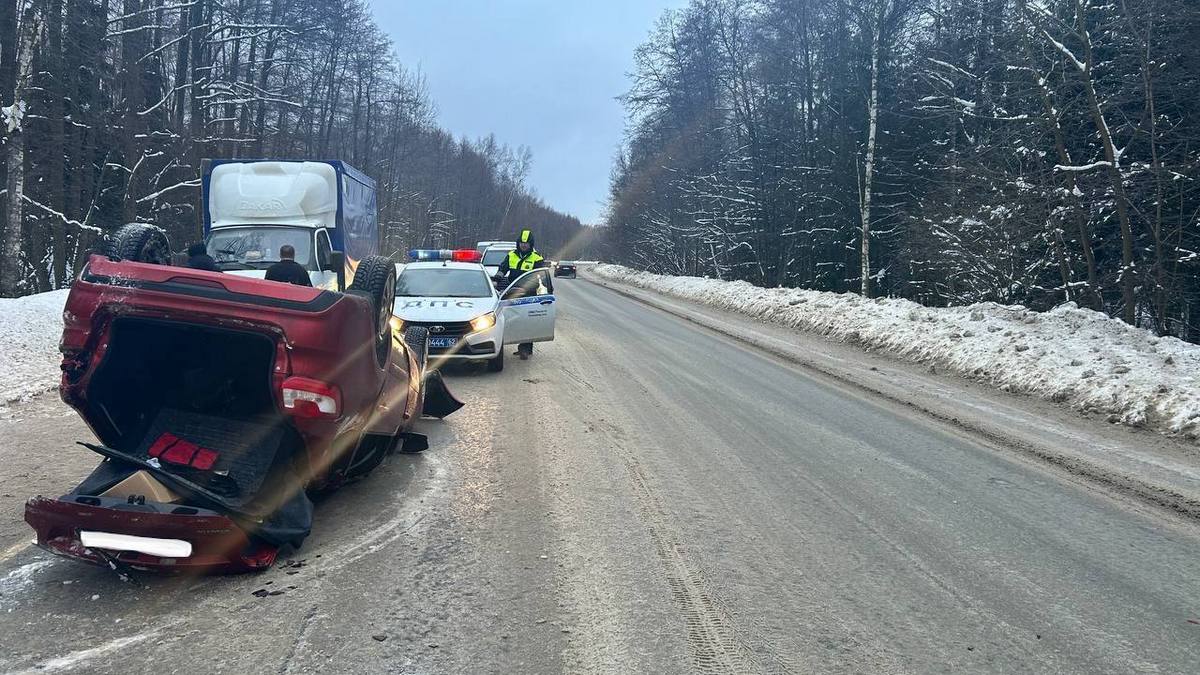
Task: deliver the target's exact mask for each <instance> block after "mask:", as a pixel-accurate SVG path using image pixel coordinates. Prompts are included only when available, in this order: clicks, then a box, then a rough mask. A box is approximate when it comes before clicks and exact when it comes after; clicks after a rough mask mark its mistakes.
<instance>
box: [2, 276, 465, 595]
mask: <svg viewBox="0 0 1200 675" xmlns="http://www.w3.org/2000/svg"><path fill="white" fill-rule="evenodd" d="M394 294H395V267H394V265H393V264H392V263H391V262H390V261H388V260H387V259H386V258H382V257H371V258H366V259H363V260H361V261H359V263H358V269H357V272H356V274H355V275H354V280H353V283H352V284H351V285H350V287H349V288H348V289H347V291H346V292H344V293H340V292H335V291H329V290H322V289H313V288H306V287H300V286H292V285H288V284H283V283H276V282H271V281H262V280H258V279H253V278H247V277H242V276H234V275H229V274H223V273H220V272H206V271H198V270H192V269H185V268H180V267H171V266H168V265H162V264H148V263H141V262H134V261H129V260H117V259H114V258H111V257H107V256H101V255H93V256H92V257H91V258H90V259H89V260H88V262H87V264H86V266H85V268H84V269H83V271H82V274H81V275H80V278H79V279H78V280H77V281H76V283H75V284H74V286H72V288H71V292H70V295H69V297H68V300H67V304H66V307H65V309H64V312H63V321H64V328H63V337H62V342H61V350H62V353H63V363H62V371H63V373H62V382H61V385H60V392H61V395H62V398H63V400H64V401H65V402H66V403H68V404H69V405H70V406H71V407H72V408H74V409H75V410H76V411H78V412H79V414H80V415H81V416H82V417H83V419H84V420H85V421H86V422H87V424H88V425H89V426H90V427H91V429H92V431H93V432H94V433H95V436H96V438H97V439H99V442H98V443H81V445H84V446H86V447H88V448H90V449H91V450H93V451H95V452H97V453H98V454H100V455H101V456H102V457H103V460H102V461H101V463H100V465H99V466H97V467H96V469H95V470H94V471H93V472H92V474H91V475H89V476H88V477H87V478H85V479H84V481H83V482H82V483H80V484H79V485H78V486H76V487H75V489H73V490H71V491H70V492H69V493H67V494H65V495H62V496H60V497H56V498H49V497H40V496H39V497H35V498H33V499H30V500H29V501H28V502H27V503H26V507H25V520H26V521H27V522H28V523H29V524H30V525H31V526H33V528H34V530H36V531H37V545H38V546H40V547H42V548H44V549H46V550H48V551H51V552H53V553H56V554H60V555H64V556H69V557H72V558H76V559H80V560H84V561H87V562H92V563H97V564H105V565H109V566H112V567H114V568H117V569H121V568H126V567H128V568H133V569H148V568H157V569H174V570H183V569H195V570H203V571H227V572H228V571H248V570H257V569H263V568H266V567H269V566H271V564H272V563H273V562H274V560H275V557H276V554H277V553H278V551H279V550H280V548H282V547H285V546H292V547H298V546H300V544H301V542H303V540H304V538H305V537H306V536H307V535H308V533H309V531H310V529H311V524H312V517H313V507H312V502H311V501H310V500H309V496H308V495H309V494H310V493H311V492H314V491H324V490H331V489H334V488H337V487H339V486H340V485H342V484H344V483H346V482H347V481H350V480H353V479H355V478H358V477H361V476H364V475H366V474H367V473H368V472H370V471H371V470H372V469H374V468H375V467H376V466H378V465H379V463H380V461H381V460H382V459H383V458H384V457H385V456H386V455H387V454H388V453H390V452H392V451H394V450H400V451H402V452H420V451H422V450H424V449H426V447H427V445H428V444H427V442H426V440H425V437H424V436H421V435H420V434H416V433H414V432H413V424H414V422H415V421H416V420H417V419H419V418H420V417H421V416H422V412H424V413H425V414H427V415H431V416H435V417H444V416H446V415H448V414H450V413H452V412H454V411H455V410H457V409H458V408H459V407H461V405H462V404H461V403H459V402H458V401H456V400H455V399H454V398H453V397H452V396H451V395H450V394H449V393H448V392H447V391H446V389H445V386H444V385H443V383H442V381H441V379H440V376H439V375H438V374H437V373H436V372H431V373H429V374H424V373H423V371H424V367H425V358H426V353H427V351H426V350H427V346H426V345H427V341H428V336H427V334H426V333H425V332H424V329H423V328H410V329H409V330H408V331H406V332H405V334H404V335H398V334H394V331H393V329H392V325H391V307H392V301H393V297H394Z"/></svg>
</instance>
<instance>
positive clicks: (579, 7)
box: [372, 0, 687, 223]
mask: <svg viewBox="0 0 1200 675" xmlns="http://www.w3.org/2000/svg"><path fill="white" fill-rule="evenodd" d="M372 4H373V7H374V12H375V17H376V19H377V20H378V22H379V25H380V26H381V27H382V28H383V30H385V31H387V33H388V34H389V35H391V37H392V40H393V41H394V42H395V45H396V53H397V54H398V55H399V57H400V61H401V62H402V63H403V64H404V65H405V66H406V67H409V68H416V67H419V68H420V69H421V71H422V72H424V73H425V76H426V78H427V80H428V83H429V89H430V93H431V94H432V96H433V99H434V101H436V103H437V108H438V121H439V123H440V124H441V126H443V127H444V128H446V129H447V130H448V131H450V132H452V133H454V134H455V135H456V136H462V135H466V136H467V137H469V138H472V139H474V138H479V137H482V136H485V135H487V134H489V133H495V134H496V138H497V140H499V141H500V142H503V143H507V144H508V145H511V146H513V147H516V146H518V145H528V146H529V147H530V148H531V149H532V150H533V170H532V171H531V173H530V176H529V180H528V184H529V186H530V187H531V188H532V189H533V190H534V191H535V192H536V193H537V194H538V195H539V196H540V197H541V198H542V199H543V200H544V201H545V202H546V203H547V204H548V205H550V206H551V207H553V208H556V209H558V210H560V211H565V212H567V213H570V214H572V215H575V216H577V217H579V219H580V220H582V221H584V222H585V223H595V222H599V220H600V217H601V214H602V211H603V204H604V200H605V199H606V197H607V193H608V174H609V169H610V168H611V166H612V159H613V156H614V155H615V153H616V151H617V148H618V146H619V144H620V142H621V137H622V133H623V131H624V126H625V115H624V111H623V110H622V108H621V105H620V104H619V103H618V102H617V101H616V100H615V98H616V97H617V96H620V95H621V94H623V93H625V91H626V90H627V89H628V85H629V82H628V79H627V78H626V73H628V72H629V71H630V70H631V69H632V67H633V51H634V48H635V47H637V45H639V44H641V43H642V42H643V41H644V40H645V38H646V37H647V36H648V35H649V33H650V30H651V29H652V28H653V27H654V24H655V22H656V21H657V20H658V18H659V16H660V15H661V14H662V13H663V11H664V10H666V9H674V8H679V7H682V6H684V5H685V4H687V3H686V0H593V1H589V0H372Z"/></svg>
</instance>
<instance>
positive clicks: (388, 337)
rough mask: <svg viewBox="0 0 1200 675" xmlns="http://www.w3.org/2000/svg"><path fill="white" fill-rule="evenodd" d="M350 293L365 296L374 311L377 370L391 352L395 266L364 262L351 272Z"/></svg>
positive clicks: (378, 258) (383, 261)
mask: <svg viewBox="0 0 1200 675" xmlns="http://www.w3.org/2000/svg"><path fill="white" fill-rule="evenodd" d="M348 290H349V291H358V292H361V293H365V294H366V295H368V296H369V297H370V298H371V307H372V309H373V310H374V315H375V317H374V326H375V354H376V356H377V357H378V359H379V365H380V367H383V366H385V365H387V361H388V355H389V353H390V352H391V349H392V324H391V320H392V305H393V304H394V303H395V300H396V266H395V265H394V264H393V263H392V262H391V261H390V260H388V259H387V258H385V257H383V256H378V255H373V256H370V257H367V258H363V259H362V260H361V261H360V262H359V263H358V269H356V270H355V271H354V282H353V283H351V284H350V288H349V289H348Z"/></svg>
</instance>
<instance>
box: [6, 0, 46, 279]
mask: <svg viewBox="0 0 1200 675" xmlns="http://www.w3.org/2000/svg"><path fill="white" fill-rule="evenodd" d="M42 20H43V17H42V16H40V15H39V14H38V11H37V3H29V5H28V6H27V7H26V8H25V13H24V16H22V17H21V24H20V27H19V29H18V30H19V31H20V42H19V43H18V44H17V48H16V52H15V53H16V60H15V66H16V72H15V79H14V81H15V84H14V86H13V96H12V99H10V100H11V101H12V108H11V109H10V112H9V117H8V126H7V127H6V128H5V131H6V132H7V135H8V140H7V142H6V145H7V146H8V147H7V151H8V157H7V160H8V162H7V164H8V175H7V176H6V178H7V187H8V204H7V206H8V212H7V214H6V215H7V220H8V222H7V223H6V225H5V228H4V238H3V240H2V241H0V296H4V297H9V298H12V297H16V296H17V295H20V294H21V292H22V290H23V287H24V284H23V283H22V282H23V281H24V278H23V276H24V269H23V266H22V264H21V261H22V258H23V257H24V256H22V248H23V244H24V237H23V233H24V227H23V218H24V216H25V213H24V210H23V207H24V200H23V197H24V194H25V132H24V130H23V129H22V127H21V125H22V117H23V115H24V112H25V107H26V105H27V104H26V103H25V101H26V99H27V94H28V85H29V78H30V77H31V75H32V74H33V73H32V71H33V48H34V43H35V42H36V40H37V36H38V35H39V34H40V33H41V23H42Z"/></svg>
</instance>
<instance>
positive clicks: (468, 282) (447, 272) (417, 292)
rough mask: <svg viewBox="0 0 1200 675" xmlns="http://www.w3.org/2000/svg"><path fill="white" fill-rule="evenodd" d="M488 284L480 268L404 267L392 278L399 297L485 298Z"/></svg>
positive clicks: (488, 295)
mask: <svg viewBox="0 0 1200 675" xmlns="http://www.w3.org/2000/svg"><path fill="white" fill-rule="evenodd" d="M491 295H492V284H491V283H490V282H489V281H488V277H487V274H485V273H484V272H483V270H474V269H472V270H468V269H454V268H449V267H424V268H419V269H405V270H404V271H403V272H401V273H400V276H399V278H397V279H396V296H397V297H400V298H487V297H491Z"/></svg>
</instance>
